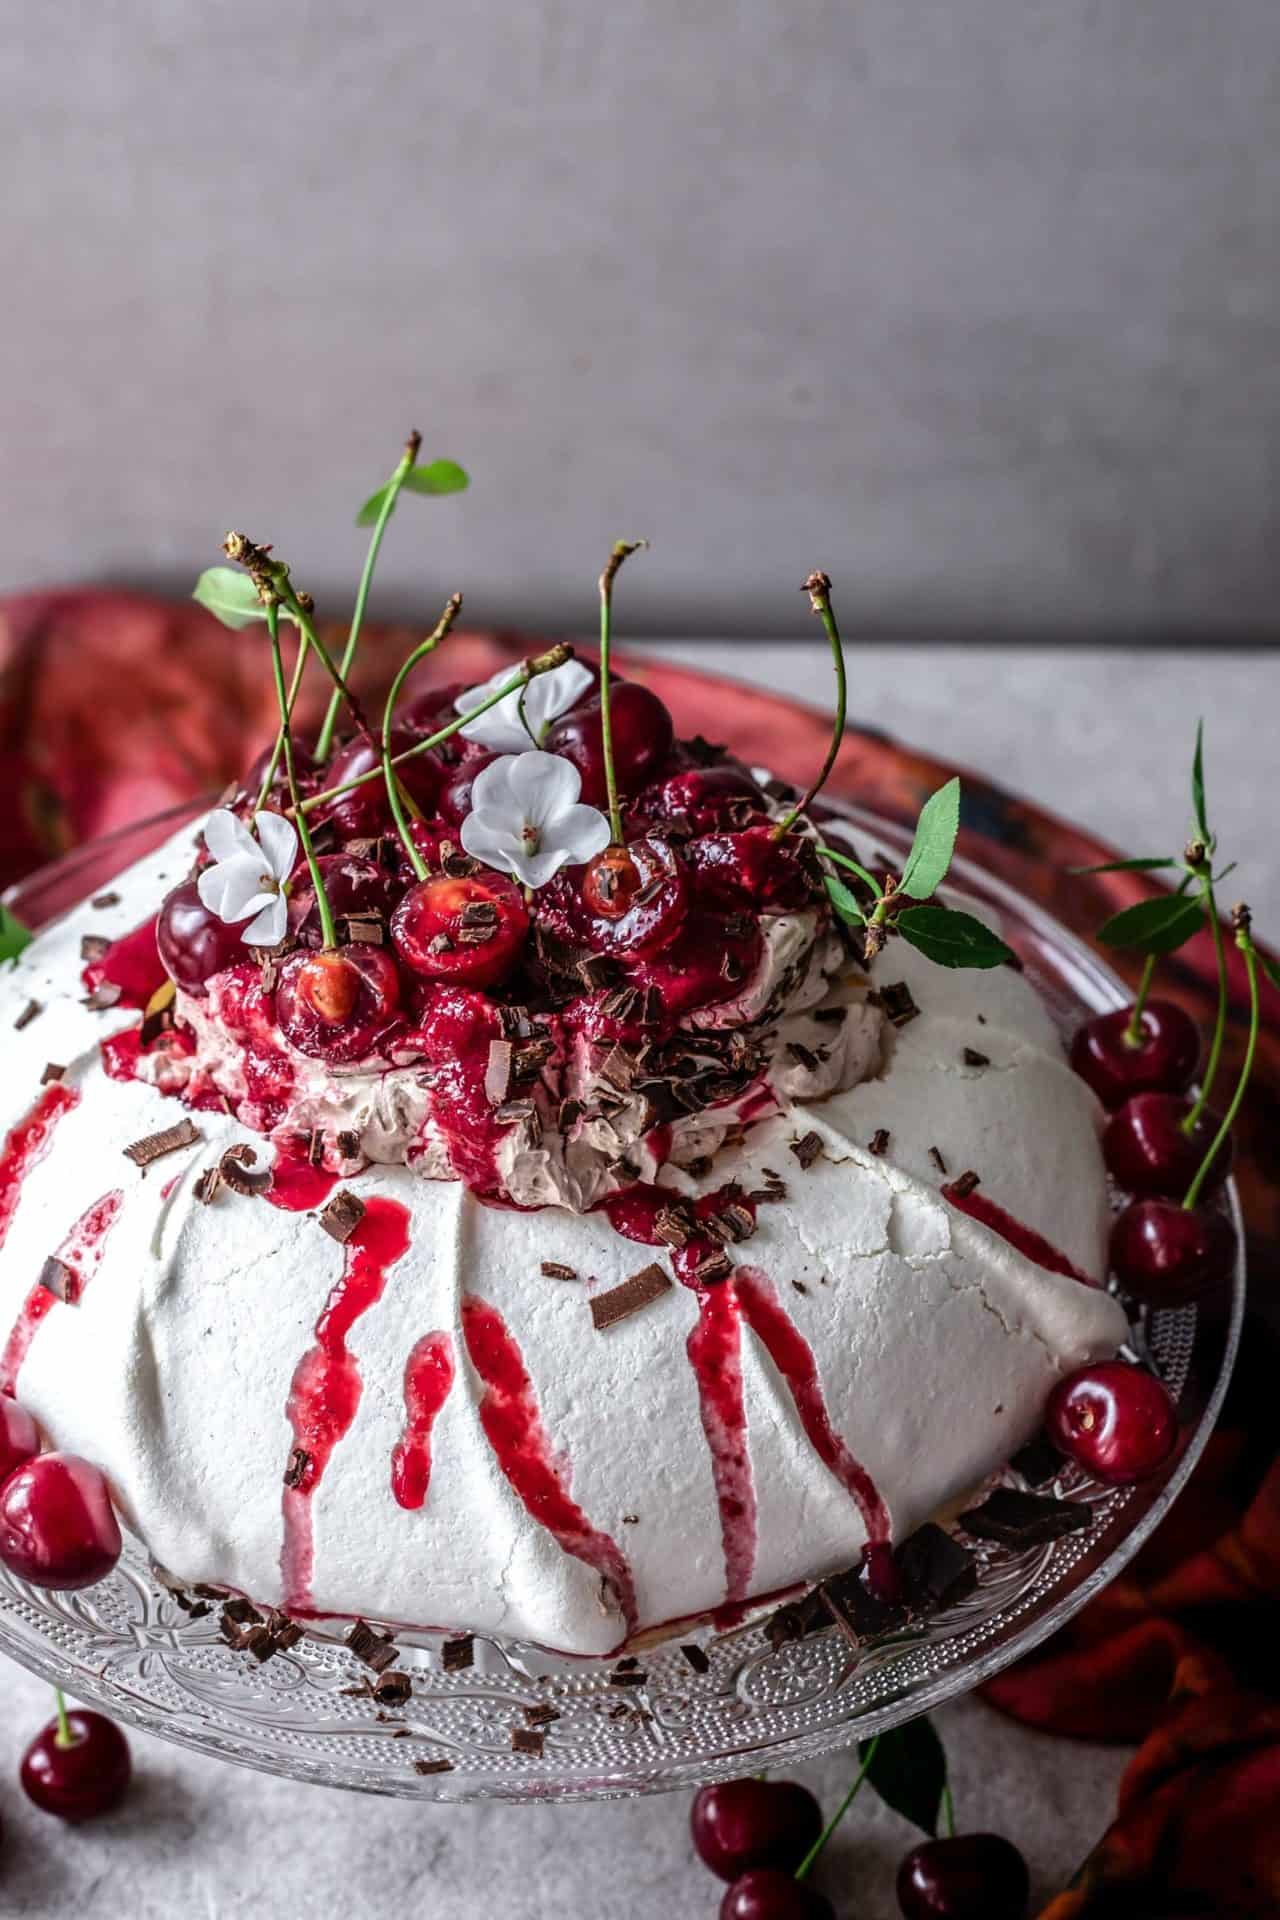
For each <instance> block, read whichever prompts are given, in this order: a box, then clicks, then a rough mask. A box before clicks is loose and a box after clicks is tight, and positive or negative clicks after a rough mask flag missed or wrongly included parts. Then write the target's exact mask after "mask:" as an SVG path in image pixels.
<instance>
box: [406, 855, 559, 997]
mask: <svg viewBox="0 0 1280 1920" xmlns="http://www.w3.org/2000/svg"><path fill="white" fill-rule="evenodd" d="M528 932H529V914H528V910H527V908H526V907H525V903H524V896H523V894H522V893H521V891H520V889H519V887H518V886H517V885H516V883H515V881H514V880H510V879H508V878H507V876H506V874H503V873H495V872H492V871H487V872H485V873H477V874H468V875H465V876H458V877H455V876H453V875H451V874H437V875H433V876H432V877H431V878H430V879H427V880H419V881H417V882H416V883H415V884H414V885H413V886H411V887H410V888H409V891H408V892H407V893H406V894H405V896H404V898H403V899H402V900H401V902H400V904H399V906H398V907H397V908H396V910H395V913H394V914H393V915H392V917H391V938H392V941H393V942H394V944H395V949H396V952H397V953H398V954H399V955H400V958H401V960H403V962H404V964H405V966H406V967H410V968H412V970H413V971H414V973H419V974H422V975H423V977H424V978H426V979H428V980H456V981H458V982H460V983H465V984H466V985H467V986H471V987H491V986H493V985H494V984H495V982H497V981H499V980H503V979H505V978H506V976H507V975H508V974H509V973H510V972H511V970H512V968H513V967H514V966H515V965H516V963H517V961H518V960H519V958H520V955H521V953H522V952H523V951H524V943H525V938H526V936H527V934H528Z"/></svg>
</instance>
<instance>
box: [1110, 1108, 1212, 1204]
mask: <svg viewBox="0 0 1280 1920" xmlns="http://www.w3.org/2000/svg"><path fill="white" fill-rule="evenodd" d="M1190 1111H1191V1102H1190V1101H1189V1100H1184V1099H1182V1098H1181V1097H1180V1096H1179V1095H1178V1094H1176V1093H1135V1094H1134V1096H1133V1098H1132V1100H1126V1101H1125V1104H1124V1105H1123V1106H1122V1107H1121V1108H1120V1109H1119V1110H1118V1112H1116V1113H1113V1114H1112V1116H1111V1118H1110V1120H1108V1122H1107V1126H1106V1131H1105V1132H1104V1133H1103V1136H1102V1156H1103V1158H1104V1160H1105V1161H1106V1163H1107V1166H1108V1168H1109V1170H1110V1172H1111V1174H1112V1176H1113V1177H1114V1179H1115V1180H1116V1181H1117V1182H1118V1184H1119V1185H1120V1186H1122V1187H1124V1188H1125V1189H1126V1190H1127V1191H1128V1192H1129V1193H1154V1194H1168V1195H1169V1196H1170V1197H1171V1198H1173V1199H1179V1200H1180V1199H1181V1198H1182V1196H1183V1194H1184V1193H1185V1192H1186V1191H1187V1188H1188V1187H1189V1186H1190V1185H1191V1182H1192V1180H1193V1179H1194V1178H1195V1175H1196V1170H1197V1168H1198V1167H1199V1165H1200V1162H1201V1161H1202V1160H1203V1159H1204V1156H1205V1154H1206V1152H1207V1151H1208V1148H1209V1144H1210V1142H1211V1141H1212V1139H1213V1137H1214V1135H1215V1134H1216V1133H1217V1131H1218V1128H1219V1126H1220V1125H1221V1121H1220V1119H1219V1117H1218V1115H1217V1114H1215V1113H1209V1112H1207V1111H1206V1112H1205V1113H1204V1114H1202V1115H1201V1117H1200V1119H1199V1120H1198V1121H1197V1122H1196V1125H1195V1128H1194V1130H1193V1131H1192V1132H1191V1133H1189V1134H1188V1133H1186V1132H1185V1131H1184V1129H1183V1125H1182V1123H1183V1121H1184V1120H1185V1119H1186V1117H1187V1115H1188V1114H1189V1113H1190ZM1231 1156H1232V1143H1231V1140H1230V1139H1229V1138H1228V1139H1227V1140H1226V1141H1224V1142H1223V1145H1222V1146H1221V1148H1220V1149H1219V1150H1218V1152H1217V1153H1216V1154H1215V1155H1214V1157H1213V1162H1212V1164H1211V1166H1210V1168H1209V1172H1208V1176H1207V1178H1206V1180H1205V1183H1204V1186H1203V1188H1202V1191H1203V1192H1204V1193H1212V1192H1213V1191H1214V1189H1215V1188H1216V1187H1220V1186H1221V1185H1222V1183H1223V1181H1224V1180H1225V1179H1226V1177H1227V1175H1228V1174H1229V1173H1230V1171H1231Z"/></svg>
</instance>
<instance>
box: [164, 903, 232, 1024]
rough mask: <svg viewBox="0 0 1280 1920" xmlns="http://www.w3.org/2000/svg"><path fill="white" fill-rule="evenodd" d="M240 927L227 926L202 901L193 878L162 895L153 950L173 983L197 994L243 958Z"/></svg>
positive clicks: (185, 990)
mask: <svg viewBox="0 0 1280 1920" xmlns="http://www.w3.org/2000/svg"><path fill="white" fill-rule="evenodd" d="M243 932H244V928H243V927H235V926H228V925H227V923H226V921H225V920H220V919H219V918H218V916H217V914H216V913H212V912H210V910H209V908H208V907H206V906H205V904H204V902H203V901H202V900H201V898H200V895H199V892H198V891H197V888H196V883H195V881H194V880H184V881H183V882H182V884H181V886H177V887H175V888H174V889H173V891H172V893H168V894H166V895H165V897H164V900H163V901H162V902H161V906H160V912H159V914H158V915H157V917H156V950H157V952H158V953H159V955H160V959H161V962H162V963H163V966H164V970H165V972H166V973H167V974H168V976H169V978H170V979H171V980H172V981H173V983H174V985H175V986H177V987H181V988H182V991H183V992H184V993H190V994H194V995H196V996H197V997H198V996H200V995H201V994H203V993H204V992H205V988H206V983H207V982H208V981H209V980H211V979H212V978H213V976H214V974H215V973H221V972H223V970H224V969H225V968H227V967H233V966H235V965H236V964H237V963H238V962H239V961H241V960H246V959H247V958H248V957H249V956H248V954H247V952H246V949H245V945H244V941H243V939H242V937H241V936H242V934H243Z"/></svg>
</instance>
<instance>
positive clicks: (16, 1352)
mask: <svg viewBox="0 0 1280 1920" xmlns="http://www.w3.org/2000/svg"><path fill="white" fill-rule="evenodd" d="M123 1203H124V1194H123V1193H122V1192H120V1191H119V1190H118V1189H117V1190H116V1191H114V1192H112V1193H104V1194H103V1196H102V1198H101V1200H95V1201H94V1203H93V1205H92V1206H91V1207H88V1208H86V1210H85V1212H84V1213H82V1214H81V1216H80V1218H79V1219H78V1220H77V1221H76V1223H75V1225H74V1226H73V1227H72V1229H71V1231H70V1232H69V1233H68V1235H67V1237H66V1239H65V1240H64V1241H63V1243H62V1245H61V1246H60V1247H59V1248H58V1250H57V1252H56V1254H55V1255H54V1256H53V1257H54V1259H56V1260H58V1261H60V1262H61V1263H62V1269H63V1271H62V1281H63V1285H64V1288H65V1292H64V1295H63V1298H64V1299H65V1300H66V1302H67V1305H68V1306H74V1305H75V1304H76V1302H77V1301H78V1300H79V1299H81V1298H82V1296H83V1294H84V1291H85V1288H86V1287H87V1286H88V1285H89V1282H90V1281H91V1280H92V1279H93V1277H94V1275H95V1274H96V1273H97V1271H98V1268H99V1267H100V1266H101V1264H102V1255H103V1252H104V1251H105V1248H106V1243H107V1235H108V1234H109V1233H110V1231H111V1229H112V1227H113V1226H114V1225H115V1223H116V1220H117V1218H118V1216H119V1213H120V1208H121V1206H122V1205H123ZM57 1301H58V1296H57V1294H56V1293H54V1292H53V1291H52V1290H51V1289H50V1288H49V1287H46V1286H43V1285H42V1284H41V1283H40V1282H39V1281H37V1282H36V1284H35V1286H33V1287H32V1288H31V1290H30V1292H29V1293H28V1294H27V1297H26V1299H25V1300H24V1301H23V1303H22V1307H21V1309H20V1311H19V1314H18V1317H17V1319H16V1320H15V1322H14V1324H13V1327H12V1328H11V1330H10V1333H9V1338H8V1339H7V1340H6V1341H5V1344H4V1351H3V1353H0V1393H14V1392H16V1391H17V1384H18V1374H19V1372H20V1370H21V1367H22V1363H23V1361H24V1360H25V1359H26V1357H27V1353H28V1351H29V1349H30V1346H31V1342H32V1341H33V1340H34V1339H35V1334H36V1328H37V1327H38V1326H39V1325H40V1322H41V1321H42V1320H43V1319H44V1317H45V1315H46V1314H47V1313H48V1312H49V1310H50V1308H51V1307H53V1306H55V1305H56V1304H57Z"/></svg>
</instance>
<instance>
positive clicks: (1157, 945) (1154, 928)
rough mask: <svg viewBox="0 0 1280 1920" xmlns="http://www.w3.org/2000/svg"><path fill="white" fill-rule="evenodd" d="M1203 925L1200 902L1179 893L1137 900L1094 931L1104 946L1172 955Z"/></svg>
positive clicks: (1202, 912)
mask: <svg viewBox="0 0 1280 1920" xmlns="http://www.w3.org/2000/svg"><path fill="white" fill-rule="evenodd" d="M1203 924H1204V902H1203V901H1202V900H1200V899H1199V898H1197V897H1195V896H1192V897H1190V898H1188V897H1187V896H1186V895H1185V894H1181V893H1168V894H1162V895H1161V896H1160V898H1159V899H1158V900H1139V902H1138V904H1137V906H1135V907H1124V908H1122V910H1121V911H1120V912H1119V913H1113V914H1112V916H1111V918H1110V919H1109V920H1107V921H1105V922H1104V923H1103V925H1102V926H1100V927H1099V928H1098V939H1099V940H1100V941H1101V943H1102V945H1103V946H1104V947H1130V948H1133V949H1136V951H1137V952H1139V953H1145V954H1153V953H1154V954H1160V953H1174V952H1176V951H1177V949H1178V948H1179V947H1181V946H1185V944H1186V942H1187V941H1188V940H1189V939H1190V938H1191V936H1192V934H1193V933H1195V932H1196V931H1197V930H1198V929H1199V928H1200V927H1201V926H1203Z"/></svg>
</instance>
